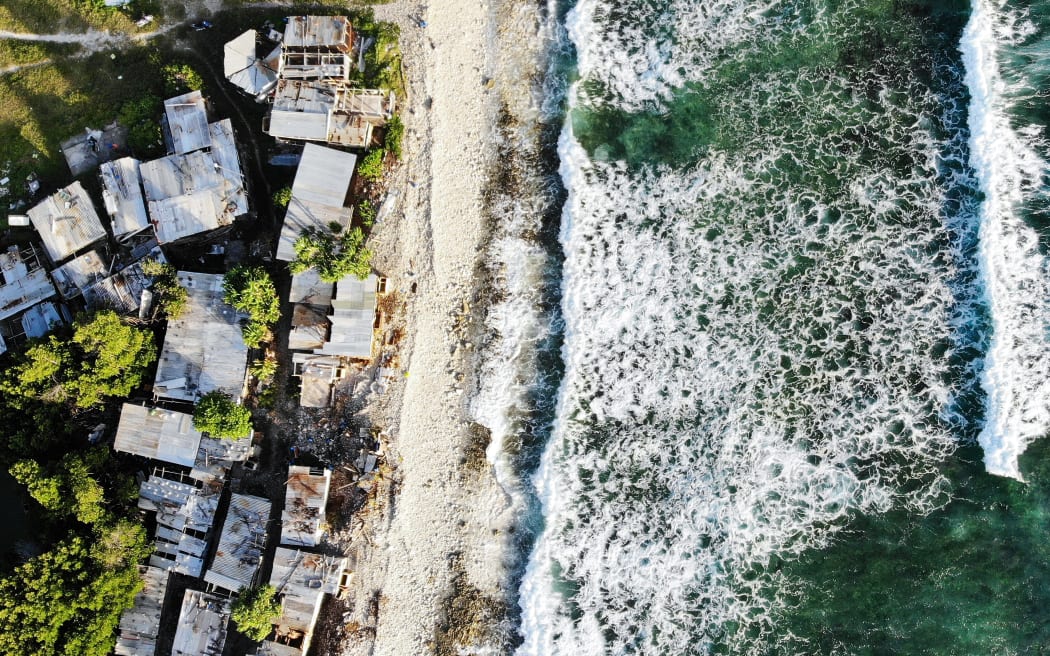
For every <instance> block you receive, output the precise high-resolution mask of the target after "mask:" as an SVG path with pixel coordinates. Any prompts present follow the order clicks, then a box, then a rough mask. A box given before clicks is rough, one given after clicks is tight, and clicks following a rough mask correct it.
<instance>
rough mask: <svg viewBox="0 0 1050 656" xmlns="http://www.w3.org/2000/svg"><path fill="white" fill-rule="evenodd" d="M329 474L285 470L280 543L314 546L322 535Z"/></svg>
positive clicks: (297, 466)
mask: <svg viewBox="0 0 1050 656" xmlns="http://www.w3.org/2000/svg"><path fill="white" fill-rule="evenodd" d="M331 482H332V472H331V471H329V470H327V469H311V468H310V467H303V466H299V465H293V466H291V467H289V468H288V481H287V483H286V484H285V495H284V511H282V512H281V544H288V545H296V546H300V547H316V546H317V544H318V542H320V541H321V537H322V536H323V535H324V532H323V530H322V526H323V524H324V521H325V517H324V509H325V505H326V504H327V503H328V488H329V486H330V485H331Z"/></svg>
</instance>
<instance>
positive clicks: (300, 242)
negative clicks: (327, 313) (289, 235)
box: [288, 228, 372, 282]
mask: <svg viewBox="0 0 1050 656" xmlns="http://www.w3.org/2000/svg"><path fill="white" fill-rule="evenodd" d="M364 241H365V234H364V233H363V232H362V231H361V229H360V228H352V229H350V230H348V231H346V232H344V233H343V234H342V235H338V236H336V235H332V234H330V233H326V232H325V231H323V230H316V229H314V230H305V231H303V233H302V234H301V235H300V236H299V238H298V239H296V240H295V259H294V260H292V262H290V263H289V265H288V267H289V269H290V270H291V272H292V273H293V274H294V273H302V272H303V271H306V270H308V269H316V270H317V274H318V276H319V277H320V278H321V280H323V281H325V282H338V281H339V280H342V279H343V278H345V277H346V276H348V275H350V274H353V275H355V276H357V277H358V278H359V279H361V280H364V279H365V278H367V277H368V274H370V273H371V272H372V253H371V252H370V251H369V250H368V249H366V248H365V246H364Z"/></svg>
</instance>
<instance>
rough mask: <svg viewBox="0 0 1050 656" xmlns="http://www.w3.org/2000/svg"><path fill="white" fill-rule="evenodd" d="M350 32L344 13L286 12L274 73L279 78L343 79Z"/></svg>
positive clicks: (351, 37) (347, 66)
mask: <svg viewBox="0 0 1050 656" xmlns="http://www.w3.org/2000/svg"><path fill="white" fill-rule="evenodd" d="M353 43H354V32H353V28H352V26H351V25H350V21H349V19H347V17H346V16H289V17H288V23H287V24H286V25H285V28H284V38H283V39H282V40H281V53H280V58H279V62H278V66H277V74H278V76H279V77H281V78H283V79H288V80H291V79H296V80H304V79H313V80H318V79H333V80H346V79H348V78H349V76H350V69H351V66H353V60H352V59H351V57H350V55H351V52H352V50H353Z"/></svg>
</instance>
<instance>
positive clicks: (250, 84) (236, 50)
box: [222, 30, 277, 95]
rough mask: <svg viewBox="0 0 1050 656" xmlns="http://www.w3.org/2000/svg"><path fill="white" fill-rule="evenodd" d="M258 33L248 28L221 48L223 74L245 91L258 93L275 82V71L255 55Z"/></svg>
mask: <svg viewBox="0 0 1050 656" xmlns="http://www.w3.org/2000/svg"><path fill="white" fill-rule="evenodd" d="M257 38H258V33H257V32H256V31H255V30H248V31H246V32H244V33H242V34H241V35H240V36H238V37H237V38H235V39H233V40H232V41H228V42H227V43H226V46H225V47H224V48H223V53H224V57H223V67H222V69H223V75H225V76H226V79H227V80H229V81H230V82H231V83H232V84H235V85H237V86H238V87H240V88H241V89H244V91H246V92H247V93H250V94H252V95H258V94H260V93H263V92H264V91H266V90H267V88H269V87H271V86H272V85H274V84H276V83H277V71H276V70H274V68H272V67H271V65H270V64H269V62H268V60H267V59H261V58H259V56H258V55H257V50H256V45H255V44H256V40H257Z"/></svg>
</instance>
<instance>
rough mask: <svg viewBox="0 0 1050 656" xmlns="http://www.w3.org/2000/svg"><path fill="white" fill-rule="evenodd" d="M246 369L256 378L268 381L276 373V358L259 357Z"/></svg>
mask: <svg viewBox="0 0 1050 656" xmlns="http://www.w3.org/2000/svg"><path fill="white" fill-rule="evenodd" d="M248 371H249V372H251V374H252V376H254V377H255V379H256V380H259V381H262V382H269V381H271V380H273V377H274V374H276V373H277V360H275V359H273V358H260V359H258V360H255V361H254V362H252V363H251V364H250V365H249V366H248Z"/></svg>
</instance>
